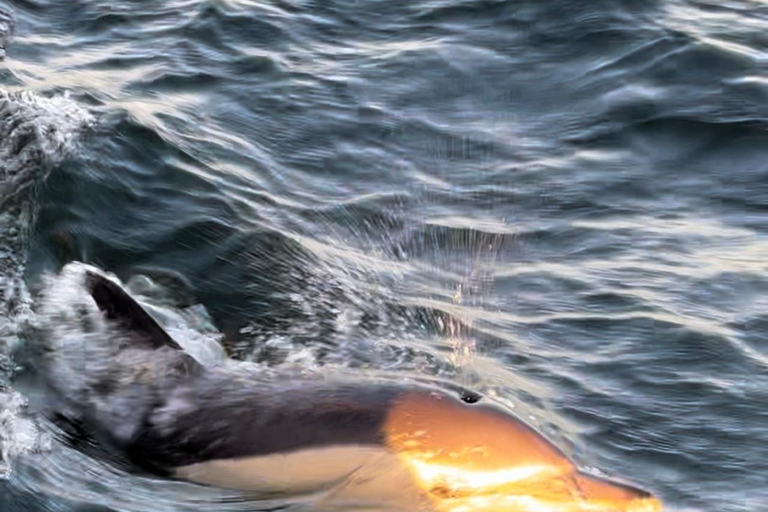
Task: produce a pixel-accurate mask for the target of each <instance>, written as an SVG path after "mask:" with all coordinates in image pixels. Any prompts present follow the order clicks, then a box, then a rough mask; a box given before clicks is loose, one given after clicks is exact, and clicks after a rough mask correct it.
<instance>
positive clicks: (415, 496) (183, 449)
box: [53, 268, 662, 512]
mask: <svg viewBox="0 0 768 512" xmlns="http://www.w3.org/2000/svg"><path fill="white" fill-rule="evenodd" d="M83 285H84V288H85V290H86V291H87V293H88V294H89V295H90V297H91V298H92V300H93V302H94V303H95V305H96V307H97V308H98V311H100V314H101V315H103V317H104V318H105V319H106V320H105V321H106V323H107V324H109V325H110V326H111V328H112V329H113V330H114V331H115V332H116V333H120V335H119V336H115V341H114V343H115V344H117V348H116V349H115V352H113V354H114V357H120V358H123V361H124V362H127V363H129V364H128V366H130V367H131V369H132V373H131V378H130V380H129V381H127V383H126V381H125V379H123V378H122V377H117V376H116V377H115V378H114V380H113V381H112V380H110V379H109V378H103V379H101V380H100V381H99V382H97V383H95V391H94V393H95V394H96V395H98V399H99V403H100V404H101V405H99V406H98V407H90V408H89V407H84V406H83V404H82V403H69V404H68V408H67V410H68V411H70V414H72V412H71V411H77V413H76V415H77V416H78V418H77V420H78V421H79V422H81V423H82V424H83V425H84V428H85V429H87V430H88V431H89V432H91V433H93V434H94V435H95V436H96V437H97V438H98V439H99V440H100V441H101V442H103V443H105V445H108V446H110V447H111V448H112V449H114V450H116V451H117V452H119V453H120V454H122V456H124V457H125V458H127V459H128V460H130V461H131V463H132V464H134V465H135V466H136V467H138V468H142V469H143V470H145V471H149V472H151V473H153V474H155V475H158V476H162V477H168V478H175V479H181V480H187V481H191V482H196V483H200V484H207V485H213V486H218V487H225V488H232V489H241V490H245V491H255V492H260V493H264V494H265V495H269V496H274V495H275V494H285V495H303V496H311V497H312V499H313V502H314V506H315V507H317V508H319V509H324V508H328V509H332V510H345V509H355V510H359V509H360V507H361V506H363V504H367V505H365V506H374V505H375V506H376V507H379V508H375V509H377V510H420V511H421V510H424V511H435V512H443V511H445V512H449V511H451V512H462V511H479V512H482V511H487V512H491V511H492V512H504V511H509V512H513V511H514V512H529V511H530V512H540V511H543V510H547V511H555V512H572V511H587V510H589V511H593V512H594V511H597V512H655V511H659V510H661V508H662V507H661V503H660V502H659V501H658V500H657V499H655V498H654V497H652V496H651V495H650V494H649V493H647V492H645V491H642V490H639V489H636V488H634V487H630V486H628V485H624V484H619V483H616V482H612V481H608V480H605V479H603V478H599V477H596V476H592V475H588V474H586V473H583V472H581V471H579V470H578V468H577V467H576V466H575V465H574V464H573V463H572V462H571V461H569V460H568V459H567V458H566V456H565V455H564V454H563V453H562V452H561V451H560V450H559V449H557V448H556V447H555V446H554V445H553V444H552V443H550V442H549V441H548V440H546V439H545V438H544V437H543V436H541V435H540V434H539V433H537V432H536V431H535V430H533V429H532V428H531V427H529V426H528V425H526V424H524V423H523V422H521V421H520V420H519V419H517V418H516V417H514V416H513V415H511V414H509V413H508V412H506V411H505V410H503V409H502V408H500V407H497V406H496V405H494V404H492V403H491V402H490V401H489V400H488V399H487V398H485V397H482V396H480V395H479V394H477V393H474V392H471V391H469V390H465V389H462V388H459V387H445V386H438V385H429V384H427V383H421V384H420V383H412V382H398V381H391V380H385V379H370V378H363V377H361V376H340V375H339V376H334V377H295V376H290V377H280V378H270V379H266V380H265V379H264V378H259V377H258V376H257V373H255V372H243V371H239V370H237V369H236V368H235V367H233V366H229V365H219V366H204V365H202V364H200V363H198V362H197V361H196V360H195V359H193V358H192V357H191V356H190V355H189V354H187V353H185V352H184V351H183V349H182V348H181V346H180V345H179V343H177V342H176V341H175V340H174V339H173V338H172V337H171V336H170V335H169V334H168V333H167V332H166V331H165V330H164V329H163V328H162V327H161V326H160V325H159V324H158V323H157V322H156V321H155V320H154V318H152V316H150V315H149V313H148V312H147V311H146V310H145V309H144V308H143V307H142V306H141V305H140V304H139V303H138V302H136V300H134V299H133V298H132V297H131V296H130V295H129V294H128V293H127V292H126V291H125V290H124V289H123V288H122V287H121V286H120V285H119V284H118V283H117V282H115V281H113V280H112V279H110V278H109V277H107V276H106V275H105V274H103V273H101V272H100V271H98V270H96V269H93V268H88V270H87V271H85V273H84V279H83ZM53 385H54V386H55V385H56V383H55V382H54V383H53ZM62 395H65V393H64V392H62ZM78 408H80V410H78ZM372 504H373V505H372ZM366 510H368V508H366Z"/></svg>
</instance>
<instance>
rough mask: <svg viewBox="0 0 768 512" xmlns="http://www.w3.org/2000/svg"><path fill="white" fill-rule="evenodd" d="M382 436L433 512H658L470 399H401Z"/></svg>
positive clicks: (639, 495)
mask: <svg viewBox="0 0 768 512" xmlns="http://www.w3.org/2000/svg"><path fill="white" fill-rule="evenodd" d="M384 430H385V435H386V438H387V443H388V445H389V446H390V448H391V449H392V450H393V451H394V452H396V453H397V454H398V456H399V457H400V458H401V459H402V460H403V461H404V462H405V463H406V465H407V466H408V467H409V468H410V471H411V472H412V474H413V476H414V478H415V479H416V480H417V482H418V485H419V486H420V487H421V488H422V490H424V491H425V492H426V493H427V494H428V496H429V498H430V501H432V503H433V506H434V508H435V509H436V510H438V511H440V512H483V511H485V512H587V511H589V512H658V511H661V510H662V505H661V502H660V501H659V500H658V499H656V498H654V497H653V496H652V495H651V494H649V493H648V492H645V491H643V490H640V489H637V488H634V487H631V486H629V485H626V484H621V483H617V482H612V481H609V480H607V479H603V478H600V477H597V476H592V475H588V474H585V473H583V472H581V471H579V470H578V468H577V467H576V466H575V465H574V464H573V463H572V462H571V461H570V460H569V459H568V458H567V457H566V456H565V455H564V454H563V453H562V452H561V451H560V450H558V449H557V448H556V447H555V446H554V445H553V444H552V443H550V442H549V441H547V440H546V439H545V438H544V437H543V436H542V435H540V434H538V433H537V432H536V431H535V430H533V429H532V428H531V427H529V426H528V425H526V424H524V423H523V422H521V421H520V420H518V419H517V418H515V417H514V416H512V415H511V414H508V413H506V412H505V411H503V410H502V409H500V408H497V407H495V406H493V405H491V404H488V403H485V402H484V400H482V399H479V398H478V397H476V396H472V397H470V398H469V399H467V397H466V396H465V397H464V399H463V400H459V399H455V398H454V397H453V396H449V395H447V394H443V393H439V392H434V393H430V392H424V391H419V392H414V393H410V394H405V395H403V396H402V397H400V398H399V399H398V400H397V401H396V402H395V403H394V404H393V406H392V408H391V411H390V413H389V415H388V418H387V422H386V425H385V428H384Z"/></svg>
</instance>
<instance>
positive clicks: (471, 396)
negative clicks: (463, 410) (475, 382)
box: [459, 389, 482, 404]
mask: <svg viewBox="0 0 768 512" xmlns="http://www.w3.org/2000/svg"><path fill="white" fill-rule="evenodd" d="M459 398H461V401H462V402H464V403H465V404H476V403H477V402H479V401H480V400H481V399H482V396H480V394H478V393H475V392H474V391H469V390H467V389H462V390H461V391H459Z"/></svg>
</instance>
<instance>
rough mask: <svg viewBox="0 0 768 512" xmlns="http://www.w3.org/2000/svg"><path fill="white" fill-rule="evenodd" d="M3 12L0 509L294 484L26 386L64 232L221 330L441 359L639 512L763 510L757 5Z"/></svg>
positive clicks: (65, 253)
mask: <svg viewBox="0 0 768 512" xmlns="http://www.w3.org/2000/svg"><path fill="white" fill-rule="evenodd" d="M0 9H2V11H3V13H2V14H0V47H2V48H3V50H2V51H1V52H0V53H1V54H2V55H4V59H3V60H1V61H0V292H2V293H0V476H1V477H2V478H1V479H0V510H2V512H17V511H38V510H39V511H43V510H46V511H62V512H63V511H79V512H107V511H115V512H143V511H177V510H178V511H208V510H217V511H230V510H232V511H243V510H278V509H279V510H294V508H293V506H292V505H291V504H290V503H288V504H286V503H274V502H269V501H259V500H247V499H243V498H241V497H237V496H236V495H234V494H232V493H228V492H225V491H215V490H212V489H207V488H201V487H196V486H193V485H189V484H182V483H175V482H168V481H163V480H154V479H150V478H143V477H137V476H130V475H127V474H124V473H121V471H120V470H119V469H117V468H115V467H113V466H111V465H110V464H109V463H107V462H105V461H102V460H98V459H97V458H94V457H90V456H88V455H87V454H86V453H83V452H81V451H78V450H75V449H74V448H72V447H71V446H69V445H68V444H66V443H63V442H62V441H61V435H60V433H59V432H57V431H56V428H54V427H53V426H52V425H50V424H48V423H46V421H45V420H43V419H41V418H40V417H38V415H36V414H35V410H34V407H33V404H34V402H35V400H34V395H35V388H34V386H30V385H25V382H26V381H25V378H24V375H26V374H29V373H30V372H32V373H34V368H28V367H27V366H26V365H25V361H26V360H27V359H26V358H25V356H24V354H25V353H26V352H29V351H33V350H34V344H35V336H34V333H35V327H34V326H35V324H36V323H39V322H45V321H50V320H51V319H45V318H39V316H36V312H35V297H36V296H37V295H38V294H39V293H40V292H41V290H44V288H45V286H46V284H45V283H46V280H45V278H44V276H46V275H49V274H52V273H55V272H57V271H58V270H59V269H60V268H61V267H62V266H63V265H64V264H66V263H68V262H71V261H83V262H88V263H92V264H94V265H97V266H99V267H101V268H103V269H105V270H107V271H109V272H112V273H114V274H116V275H117V276H118V277H119V278H120V279H121V280H122V281H123V282H125V283H127V285H128V286H129V287H130V289H131V290H132V291H133V292H134V293H135V294H137V295H138V296H141V297H142V300H144V301H145V303H147V304H149V305H151V306H153V312H154V313H155V314H156V315H157V316H158V318H161V319H162V320H163V323H164V324H165V325H167V326H168V328H169V329H170V330H171V332H172V333H174V335H176V336H177V337H179V336H182V337H186V338H189V339H192V340H198V341H199V342H200V343H201V344H203V345H204V344H205V343H210V342H216V343H219V342H220V343H222V344H223V345H224V347H225V348H226V350H227V352H228V353H229V354H230V355H232V356H233V357H235V358H238V359H242V360H248V361H253V362H254V363H255V364H261V365H264V366H265V367H266V366H273V367H280V366H281V365H292V366H296V365H298V366H303V367H311V368H313V369H321V370H322V369H323V368H328V369H329V370H328V371H333V368H338V367H339V366H341V367H347V368H354V369H359V370H360V371H366V369H371V368H373V369H378V370H387V371H391V372H401V373H402V374H403V375H404V376H412V375H423V376H439V377H441V378H444V379H449V380H452V381H455V382H458V383H461V384H465V385H469V386H472V387H473V388H476V389H478V390H480V391H483V392H485V393H488V394H489V395H491V396H492V397H495V398H496V399H497V400H498V401H500V402H502V403H504V404H506V405H507V406H508V407H509V408H510V409H511V410H513V411H515V412H516V414H518V415H519V416H520V417H521V418H523V419H524V420H525V421H527V422H529V423H530V424H532V425H534V426H535V427H536V428H537V429H538V430H539V431H541V432H543V433H544V434H545V435H546V436H547V437H548V438H549V439H551V440H552V441H553V442H555V443H556V444H557V445H558V446H559V447H560V448H562V449H563V450H565V451H566V453H568V454H569V456H571V457H572V458H573V459H574V460H576V461H577V462H578V463H579V464H580V465H582V466H584V467H587V468H597V469H599V470H600V471H602V472H604V473H607V474H609V475H615V476H618V477H622V478H626V479H629V480H631V481H632V482H635V483H637V484H639V485H640V486H642V487H644V488H646V489H648V490H650V491H652V492H653V493H654V494H656V495H658V496H660V497H661V498H662V499H663V500H664V502H665V504H666V506H667V508H668V510H672V511H708V512H709V511H711V512H765V511H768V4H767V3H766V2H765V1H764V0H718V1H714V0H708V1H704V0H589V1H583V0H581V1H577V0H552V1H541V0H518V1H512V0H410V1H405V0H402V1H396V0H263V1H253V0H208V1H200V0H151V1H149V0H146V1H138V0H133V1H127V0H11V1H9V0H0ZM296 510H298V509H296Z"/></svg>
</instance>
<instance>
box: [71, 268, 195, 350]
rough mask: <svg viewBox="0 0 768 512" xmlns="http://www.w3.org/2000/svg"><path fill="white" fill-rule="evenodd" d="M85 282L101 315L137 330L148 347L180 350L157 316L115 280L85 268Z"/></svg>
mask: <svg viewBox="0 0 768 512" xmlns="http://www.w3.org/2000/svg"><path fill="white" fill-rule="evenodd" d="M85 285H86V287H87V289H88V292H89V293H90V294H91V297H93V300H94V301H96V305H97V306H98V307H99V309H100V310H101V311H102V312H103V313H104V315H105V316H106V317H107V318H108V319H110V320H113V321H115V322H118V323H120V324H121V326H122V327H123V328H125V329H127V330H128V331H130V332H132V333H135V334H138V335H139V336H140V338H141V340H142V341H143V342H144V343H147V344H148V345H149V346H148V347H147V348H151V349H158V348H161V347H171V348H174V349H176V350H182V348H181V346H179V344H178V343H176V341H175V340H174V339H173V338H171V336H170V334H168V333H167V332H165V329H163V328H162V327H161V326H160V324H158V323H157V320H155V319H154V318H152V316H151V315H150V314H149V313H147V311H146V310H145V309H144V308H143V307H142V306H141V305H140V304H139V303H138V302H136V300H135V299H134V298H133V297H131V296H130V295H128V293H127V292H126V291H125V290H124V289H123V288H122V287H121V286H120V285H119V284H117V283H115V282H114V281H112V280H111V279H109V278H107V277H106V276H104V275H101V274H99V273H97V272H94V271H91V270H87V271H86V276H85Z"/></svg>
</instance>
